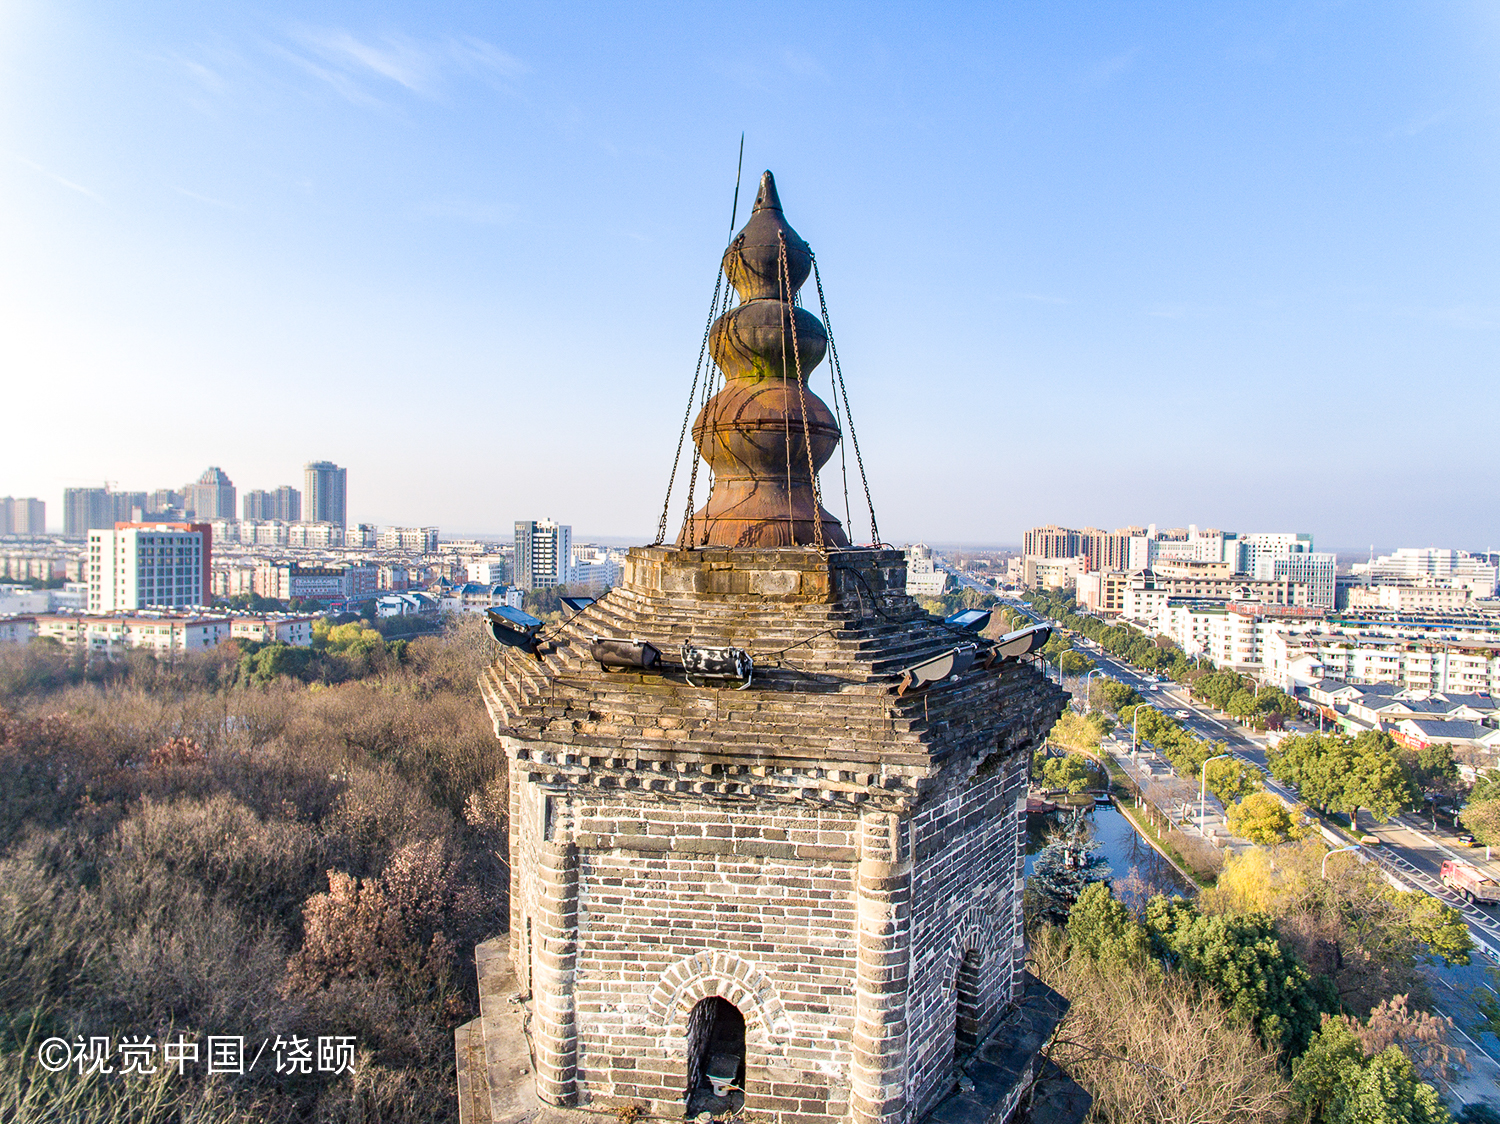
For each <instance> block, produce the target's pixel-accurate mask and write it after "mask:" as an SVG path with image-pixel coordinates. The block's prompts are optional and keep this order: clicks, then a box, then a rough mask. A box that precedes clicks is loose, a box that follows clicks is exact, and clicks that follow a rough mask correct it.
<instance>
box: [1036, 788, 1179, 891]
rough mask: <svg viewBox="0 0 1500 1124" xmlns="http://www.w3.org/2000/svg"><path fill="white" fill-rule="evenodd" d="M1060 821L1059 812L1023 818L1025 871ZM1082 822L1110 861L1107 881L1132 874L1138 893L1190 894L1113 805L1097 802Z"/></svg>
mask: <svg viewBox="0 0 1500 1124" xmlns="http://www.w3.org/2000/svg"><path fill="white" fill-rule="evenodd" d="M1059 822H1060V816H1059V815H1058V814H1055V813H1053V814H1038V813H1032V814H1031V815H1029V816H1027V817H1026V874H1027V876H1028V877H1029V876H1030V874H1031V863H1032V859H1033V857H1034V856H1035V855H1036V854H1037V852H1039V851H1040V850H1041V849H1042V848H1043V847H1045V846H1046V845H1047V840H1048V837H1049V836H1050V835H1051V834H1052V832H1053V831H1054V830H1055V829H1056V828H1057V825H1058V824H1059ZM1084 822H1085V824H1087V826H1088V829H1089V835H1090V838H1092V839H1093V841H1094V842H1095V843H1097V844H1098V845H1099V853H1100V854H1102V855H1103V856H1104V857H1105V858H1106V859H1108V860H1109V867H1110V881H1111V882H1113V883H1118V882H1121V881H1122V880H1124V879H1127V878H1130V877H1131V876H1132V873H1134V875H1135V876H1136V877H1138V878H1139V879H1140V882H1141V884H1142V885H1139V886H1138V887H1137V888H1136V892H1137V893H1144V894H1145V895H1146V896H1150V895H1152V894H1182V895H1184V896H1191V895H1192V894H1193V893H1194V891H1195V887H1193V886H1192V885H1191V884H1190V883H1188V882H1186V881H1184V879H1183V877H1182V876H1181V875H1180V874H1178V873H1177V871H1175V870H1173V869H1172V865H1171V864H1170V863H1169V862H1167V860H1166V859H1164V858H1162V857H1161V856H1160V855H1159V854H1157V853H1156V851H1155V850H1153V849H1152V847H1151V844H1149V843H1147V842H1146V841H1145V840H1144V839H1142V838H1141V837H1140V835H1139V833H1137V831H1136V830H1135V827H1134V826H1133V825H1132V824H1131V822H1130V821H1129V820H1127V819H1126V818H1125V817H1124V815H1122V814H1121V812H1120V810H1119V809H1118V808H1116V807H1115V806H1114V805H1113V804H1099V805H1095V806H1094V807H1093V808H1090V809H1088V811H1087V814H1086V815H1085V817H1084Z"/></svg>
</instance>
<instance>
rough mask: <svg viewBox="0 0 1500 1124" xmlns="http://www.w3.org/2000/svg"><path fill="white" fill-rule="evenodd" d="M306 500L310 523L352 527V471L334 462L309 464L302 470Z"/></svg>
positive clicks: (311, 462)
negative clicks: (349, 504) (350, 510)
mask: <svg viewBox="0 0 1500 1124" xmlns="http://www.w3.org/2000/svg"><path fill="white" fill-rule="evenodd" d="M302 474H303V475H302V478H303V487H302V498H303V500H304V502H305V504H306V512H305V514H306V517H307V521H308V522H310V523H333V524H335V525H337V526H338V527H339V528H340V529H343V528H344V527H347V526H348V525H349V509H348V503H347V499H348V491H347V483H348V470H347V469H343V468H340V467H339V466H338V465H336V464H334V463H333V462H332V461H309V462H308V463H307V464H306V465H304V466H303V469H302Z"/></svg>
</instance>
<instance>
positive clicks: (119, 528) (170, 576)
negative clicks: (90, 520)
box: [88, 522, 213, 613]
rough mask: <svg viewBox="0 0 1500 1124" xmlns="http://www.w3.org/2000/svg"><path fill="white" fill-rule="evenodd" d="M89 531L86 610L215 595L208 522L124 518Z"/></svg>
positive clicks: (199, 600)
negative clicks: (172, 521)
mask: <svg viewBox="0 0 1500 1124" xmlns="http://www.w3.org/2000/svg"><path fill="white" fill-rule="evenodd" d="M88 536H89V551H88V583H89V601H88V605H89V611H90V612H93V613H112V612H116V611H118V610H121V609H146V608H162V609H176V608H182V607H184V606H188V605H208V604H210V603H211V602H212V601H213V593H212V585H211V576H210V570H211V566H212V562H213V532H212V530H211V529H210V528H209V525H208V524H207V523H123V522H122V523H117V524H116V525H115V526H114V527H112V528H108V529H100V528H95V529H93V530H90V531H89V533H88Z"/></svg>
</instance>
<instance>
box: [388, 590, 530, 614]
mask: <svg viewBox="0 0 1500 1124" xmlns="http://www.w3.org/2000/svg"><path fill="white" fill-rule="evenodd" d="M514 608H520V606H519V605H516V606H514ZM438 610H439V606H438V600H437V598H435V597H432V596H430V595H429V594H426V593H388V594H386V595H385V596H384V597H377V598H376V599H375V615H376V616H377V617H410V616H423V617H425V616H436V615H437V613H438Z"/></svg>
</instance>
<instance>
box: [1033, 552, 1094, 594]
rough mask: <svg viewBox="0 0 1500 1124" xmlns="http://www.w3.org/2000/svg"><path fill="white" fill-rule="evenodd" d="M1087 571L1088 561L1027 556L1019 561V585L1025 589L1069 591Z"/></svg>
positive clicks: (1085, 559)
mask: <svg viewBox="0 0 1500 1124" xmlns="http://www.w3.org/2000/svg"><path fill="white" fill-rule="evenodd" d="M1088 571H1089V560H1088V559H1087V558H1085V557H1084V556H1083V555H1078V556H1077V557H1074V558H1039V557H1034V556H1032V555H1027V556H1026V557H1024V558H1023V559H1022V560H1021V584H1022V585H1024V586H1025V587H1026V588H1027V589H1069V588H1072V587H1074V586H1076V585H1077V583H1078V578H1079V576H1080V575H1082V574H1086V573H1088Z"/></svg>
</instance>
